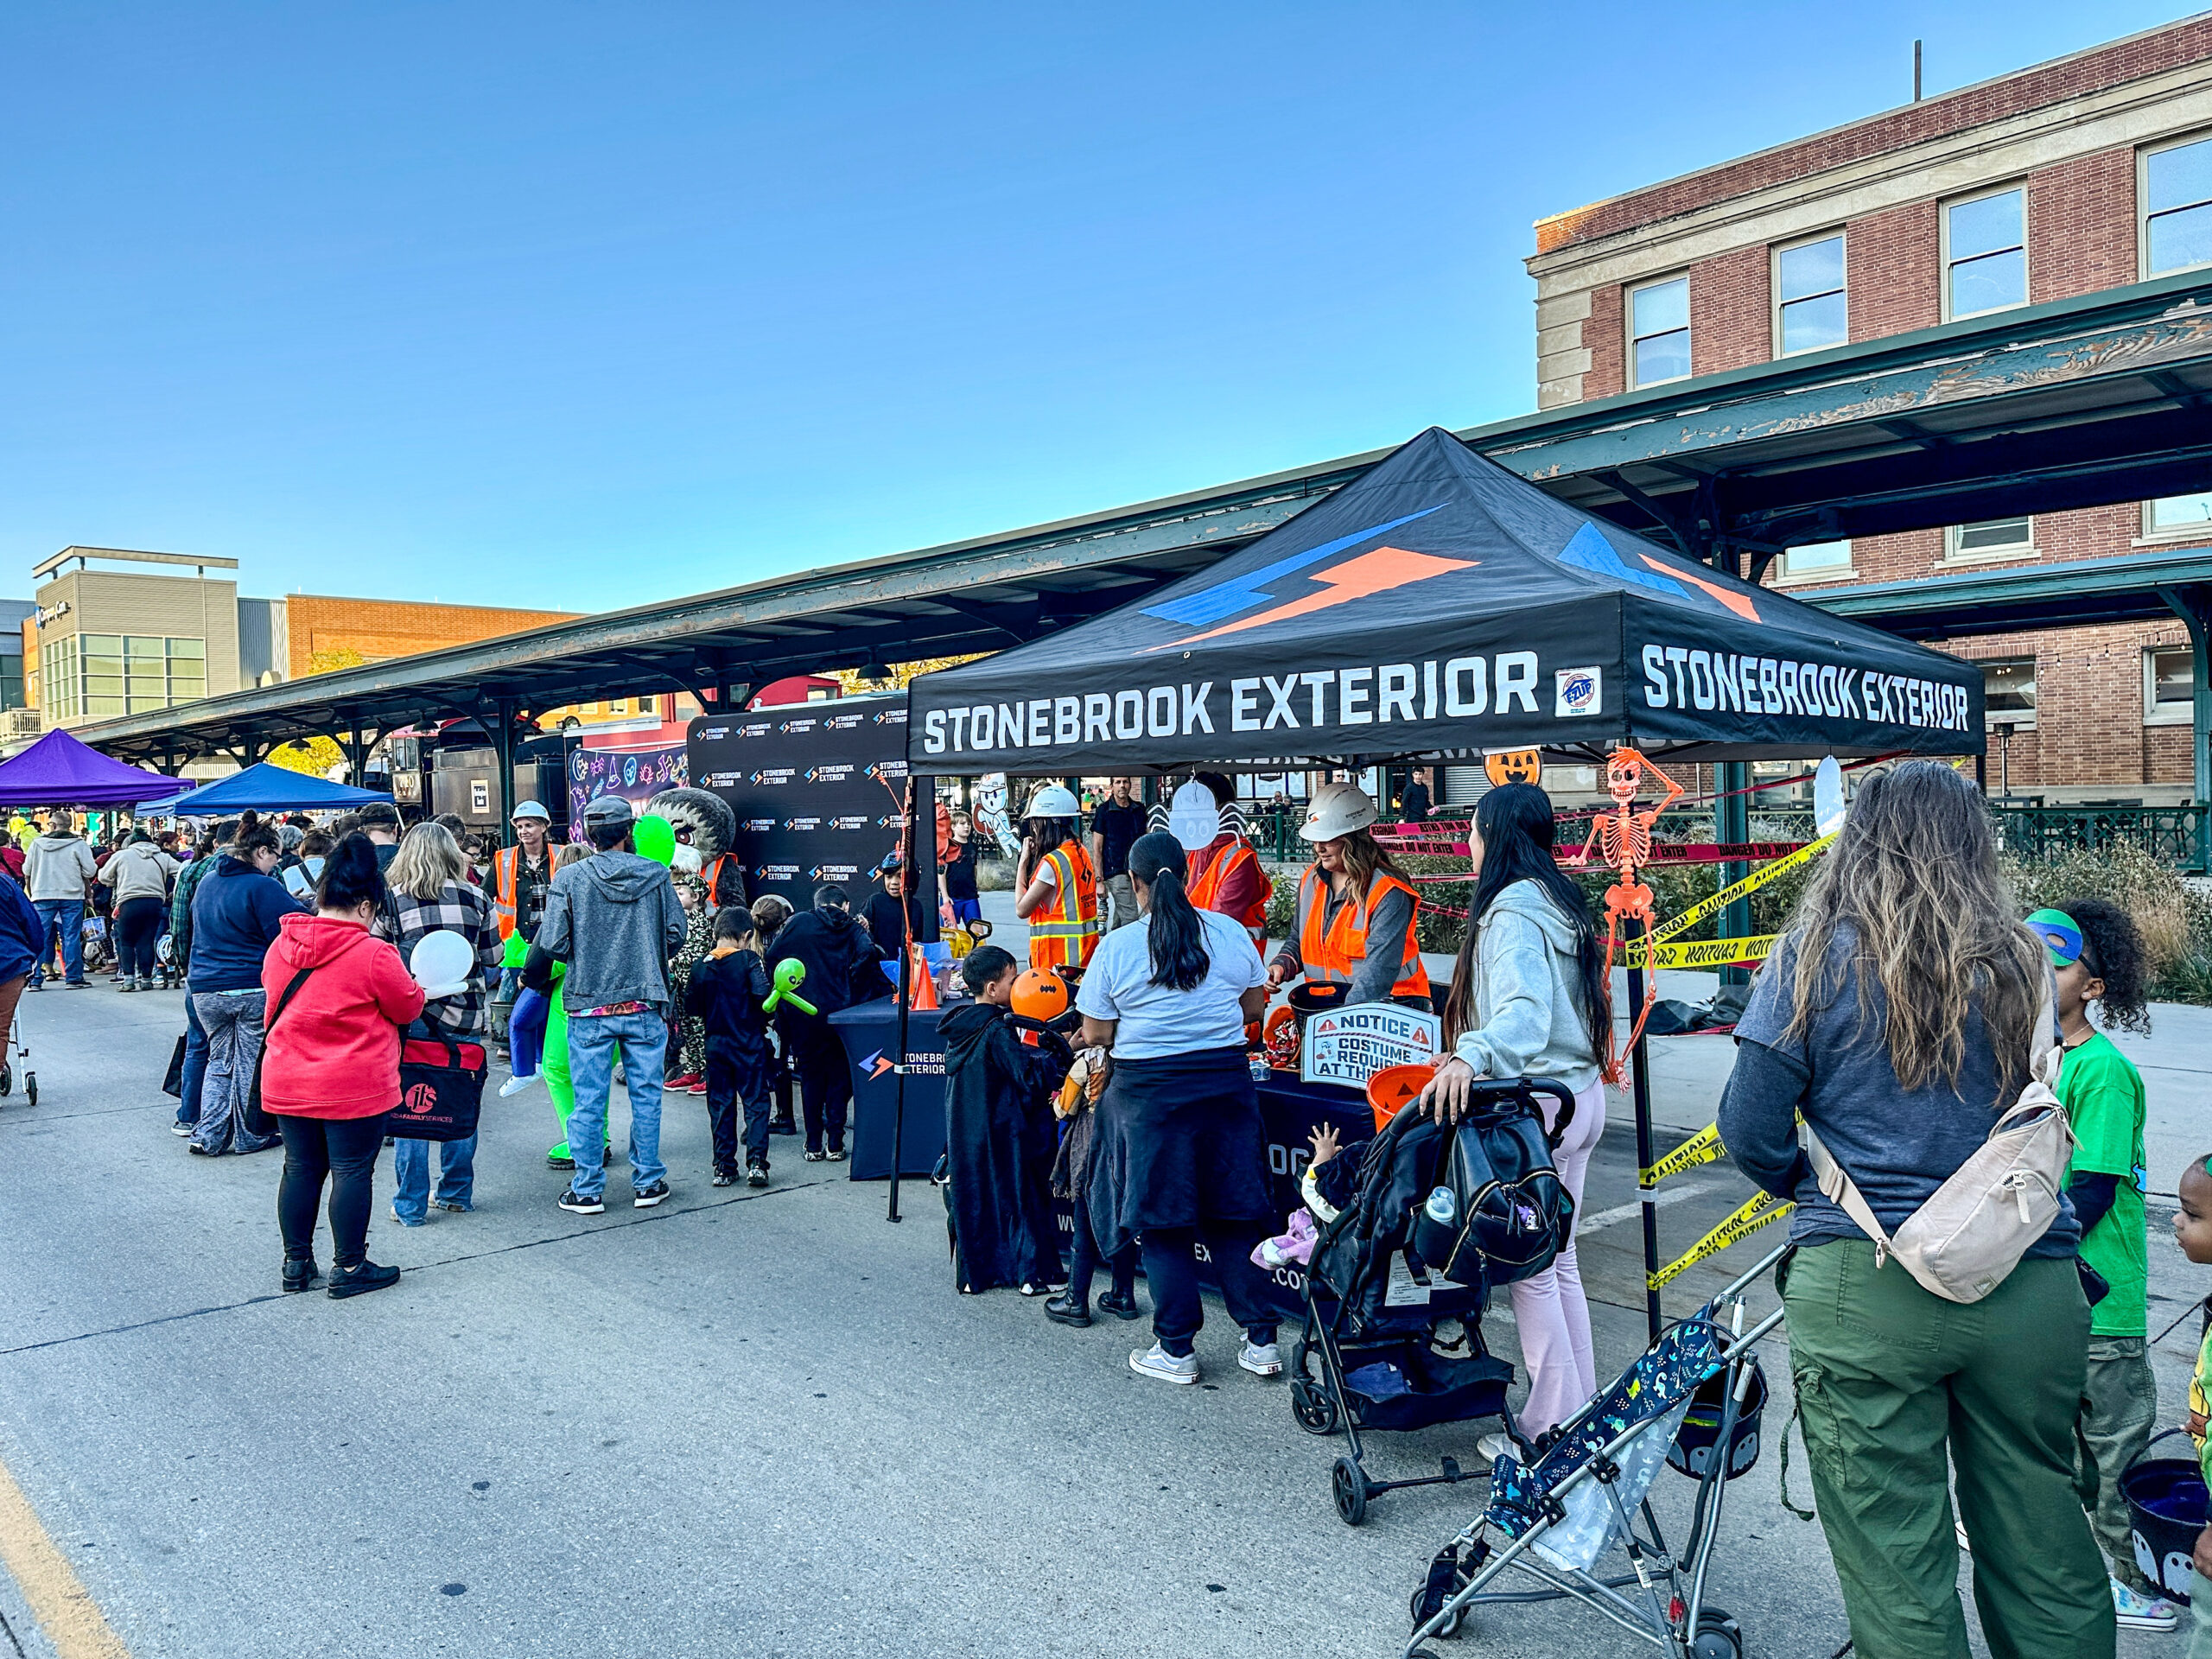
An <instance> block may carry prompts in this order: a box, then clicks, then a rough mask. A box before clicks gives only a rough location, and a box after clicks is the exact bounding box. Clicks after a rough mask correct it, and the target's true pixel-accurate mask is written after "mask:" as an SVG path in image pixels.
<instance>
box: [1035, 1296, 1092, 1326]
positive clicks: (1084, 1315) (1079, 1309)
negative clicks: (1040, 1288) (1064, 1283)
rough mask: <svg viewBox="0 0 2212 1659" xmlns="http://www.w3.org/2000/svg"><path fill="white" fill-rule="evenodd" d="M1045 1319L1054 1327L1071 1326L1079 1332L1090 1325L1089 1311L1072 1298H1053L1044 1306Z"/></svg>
mask: <svg viewBox="0 0 2212 1659" xmlns="http://www.w3.org/2000/svg"><path fill="white" fill-rule="evenodd" d="M1045 1317H1046V1319H1050V1320H1052V1323H1053V1324H1055V1325H1073V1326H1075V1327H1076V1329H1077V1330H1078V1331H1080V1330H1084V1329H1085V1328H1087V1327H1088V1326H1089V1325H1090V1308H1089V1307H1088V1306H1085V1305H1084V1303H1082V1302H1078V1301H1077V1300H1075V1298H1074V1297H1072V1296H1066V1295H1061V1296H1054V1297H1052V1298H1051V1299H1050V1300H1047V1301H1046V1304H1045Z"/></svg>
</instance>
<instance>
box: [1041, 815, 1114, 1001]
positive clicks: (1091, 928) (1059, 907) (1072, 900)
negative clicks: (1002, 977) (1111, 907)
mask: <svg viewBox="0 0 2212 1659" xmlns="http://www.w3.org/2000/svg"><path fill="white" fill-rule="evenodd" d="M1045 861H1046V863H1047V864H1049V865H1051V866H1052V874H1053V875H1054V876H1055V877H1056V878H1058V879H1057V880H1055V881H1054V882H1053V884H1052V897H1051V898H1050V899H1046V901H1045V903H1044V906H1043V907H1042V908H1041V909H1039V911H1038V912H1037V913H1036V914H1035V915H1033V916H1032V917H1031V918H1029V965H1030V966H1031V967H1032V968H1046V969H1051V968H1088V967H1089V966H1090V957H1091V953H1092V952H1093V951H1094V950H1097V949H1098V937H1099V935H1100V933H1101V932H1102V931H1103V929H1102V928H1101V927H1100V925H1099V922H1098V877H1097V874H1096V872H1094V871H1093V869H1092V868H1091V864H1090V854H1088V853H1086V852H1084V850H1083V848H1082V847H1081V845H1079V844H1078V843H1077V842H1072V841H1064V842H1061V843H1060V844H1059V846H1058V848H1057V849H1054V850H1053V851H1052V852H1050V853H1048V854H1046V856H1045Z"/></svg>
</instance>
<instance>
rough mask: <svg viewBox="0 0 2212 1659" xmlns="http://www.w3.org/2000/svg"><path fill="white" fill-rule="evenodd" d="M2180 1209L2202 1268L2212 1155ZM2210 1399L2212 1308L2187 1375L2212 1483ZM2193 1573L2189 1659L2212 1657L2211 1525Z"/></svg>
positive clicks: (2210, 1212)
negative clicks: (2193, 1371)
mask: <svg viewBox="0 0 2212 1659" xmlns="http://www.w3.org/2000/svg"><path fill="white" fill-rule="evenodd" d="M2177 1191H2178V1194H2179V1197H2180V1198H2181V1209H2180V1211H2178V1212H2177V1214H2176V1215H2175V1217H2174V1243H2177V1244H2178V1245H2180V1246H2181V1253H2182V1254H2183V1255H2185V1256H2187V1257H2188V1258H2189V1259H2190V1261H2191V1262H2196V1264H2197V1265H2198V1266H2199V1267H2204V1266H2207V1265H2212V1157H2209V1158H2198V1159H2195V1160H2191V1162H2190V1166H2189V1167H2188V1168H2187V1169H2185V1170H2183V1172H2182V1176H2181V1185H2180V1186H2179V1188H2178V1189H2177ZM2208 1401H2212V1309H2208V1310H2207V1315H2206V1319H2205V1326H2204V1339H2203V1341H2202V1343H2200V1344H2198V1346H2197V1350H2196V1374H2195V1375H2194V1376H2191V1377H2190V1379H2189V1437H2190V1439H2191V1440H2194V1441H2196V1461H2197V1465H2198V1466H2199V1467H2200V1468H2202V1470H2203V1471H2204V1477H2205V1479H2206V1480H2207V1481H2208V1482H2212V1458H2208V1457H2207V1456H2206V1455H2205V1433H2204V1429H2205V1415H2206V1409H2207V1404H2208ZM2189 1611H2190V1624H2191V1625H2192V1627H2193V1629H2192V1631H2191V1634H2190V1639H2189V1659H2212V1526H2208V1527H2206V1528H2205V1529H2204V1530H2203V1531H2202V1532H2200V1533H2198V1534H2197V1535H2196V1549H2195V1550H2194V1551H2193V1552H2192V1557H2191V1560H2190V1577H2189Z"/></svg>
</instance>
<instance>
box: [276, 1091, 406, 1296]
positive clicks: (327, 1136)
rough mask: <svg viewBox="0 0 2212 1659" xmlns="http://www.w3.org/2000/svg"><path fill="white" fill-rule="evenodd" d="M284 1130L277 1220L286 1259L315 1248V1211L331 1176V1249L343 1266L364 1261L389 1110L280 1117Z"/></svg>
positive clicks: (303, 1255) (300, 1256) (297, 1257)
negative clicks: (369, 1114)
mask: <svg viewBox="0 0 2212 1659" xmlns="http://www.w3.org/2000/svg"><path fill="white" fill-rule="evenodd" d="M277 1125H278V1127H279V1128H281V1129H282V1130H283V1135H284V1179H283V1180H282V1181H281V1182H279V1183H278V1184H277V1225H278V1226H279V1227H281V1228H282V1229H283V1232H284V1259H285V1260H286V1261H287V1262H304V1261H306V1260H307V1259H308V1257H309V1256H311V1255H314V1254H315V1205H317V1204H318V1203H320V1202H321V1198H322V1182H323V1178H324V1177H325V1176H327V1177H329V1179H330V1238H331V1254H332V1255H333V1257H334V1260H335V1261H336V1263H337V1265H338V1266H340V1267H341V1268H351V1267H356V1266H359V1263H360V1262H361V1260H362V1258H363V1257H364V1256H365V1255H367V1254H368V1249H369V1200H370V1197H371V1189H372V1186H373V1185H374V1184H375V1180H376V1170H377V1154H378V1153H379V1152H381V1151H382V1150H383V1149H384V1116H383V1114H382V1113H378V1115H377V1116H374V1117H287V1116H279V1117H278V1118H277Z"/></svg>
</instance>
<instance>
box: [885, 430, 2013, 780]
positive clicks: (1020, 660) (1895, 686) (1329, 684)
mask: <svg viewBox="0 0 2212 1659" xmlns="http://www.w3.org/2000/svg"><path fill="white" fill-rule="evenodd" d="M909 695H910V697H911V699H912V702H911V708H912V715H911V720H910V724H909V726H908V728H907V729H908V737H907V753H908V756H909V760H910V761H911V764H912V769H913V770H914V771H915V772H930V773H973V772H1014V773H1030V774H1047V775H1061V774H1067V773H1074V772H1100V771H1114V772H1128V771H1133V770H1137V771H1141V770H1147V769H1148V770H1153V771H1160V770H1165V769H1166V768H1168V767H1171V766H1189V765H1207V764H1211V765H1216V766H1228V767H1232V768H1234V769H1237V770H1262V769H1273V767H1274V766H1276V765H1280V764H1281V763H1285V762H1297V761H1301V760H1302V761H1306V762H1311V763H1318V762H1323V761H1340V762H1347V763H1374V762H1377V761H1381V760H1389V759H1396V758H1402V757H1416V756H1427V757H1433V756H1442V755H1449V754H1462V753H1474V752H1479V751H1482V750H1500V749H1524V748H1537V747H1541V748H1545V749H1548V750H1553V751H1555V752H1572V753H1580V754H1584V755H1590V756H1600V755H1602V754H1603V753H1605V751H1607V750H1608V749H1610V748H1611V747H1615V746H1616V745H1620V744H1629V745H1632V746H1634V747H1637V748H1639V749H1641V750H1643V753H1646V754H1648V755H1650V756H1652V757H1653V758H1655V759H1661V758H1669V757H1671V758H1674V759H1677V760H1686V761H1706V760H1783V759H1788V758H1792V757H1799V756H1806V755H1821V754H1835V755H1839V756H1843V757H1851V756H1865V755H1874V754H1888V753H1899V752H1903V753H1919V754H1971V753H1980V750H1981V748H1982V743H1983V737H1982V682H1981V674H1980V670H1979V669H1977V668H1976V667H1974V665H1973V664H1968V663H1963V662H1961V661H1959V660H1958V659H1957V658H1951V657H1946V656H1944V655H1942V654H1941V653H1940V652H1933V651H1929V650H1928V649H1926V648H1924V647H1923V646H1919V645H1910V644H1907V643H1906V642H1904V640H1901V639H1896V638H1895V637H1893V636H1891V635H1890V634H1886V633H1884V632H1881V631H1880V630H1878V629H1876V628H1872V627H1868V626H1865V625H1864V624H1860V623H1853V622H1849V621H1845V620H1840V619H1839V618H1836V617H1833V616H1830V615H1828V614H1827V613H1824V612H1821V611H1817V610H1815V609H1814V608H1813V607H1810V606H1807V605H1801V604H1799V603H1797V602H1796V601H1794V600H1791V599H1789V598H1787V597H1786V596H1784V595H1783V594H1777V593H1775V592H1773V591H1772V590H1770V589H1768V588H1758V587H1754V586H1752V585H1751V584H1749V583H1746V582H1740V581H1738V580H1737V579H1736V578H1735V577H1733V576H1731V575H1725V574H1723V573H1721V572H1720V571H1718V570H1715V569H1710V568H1708V567H1707V566H1704V565H1700V564H1697V563H1693V562H1692V561H1690V560H1688V559H1686V558H1684V557H1683V556H1681V555H1680V554H1679V553H1675V552H1671V551H1669V550H1667V549H1665V548H1662V547H1660V546H1659V545H1657V544H1656V543H1652V542H1648V541H1645V540H1644V539H1643V538H1642V537H1639V536H1637V535H1636V534H1634V533H1633V532H1632V531H1626V530H1624V529H1622V528H1620V527H1619V526H1618V525H1617V524H1609V523H1607V522H1605V520H1603V519H1598V518H1589V517H1587V516H1586V515H1585V514H1583V513H1581V512H1578V511H1576V510H1575V509H1574V508H1573V507H1572V506H1569V505H1567V504H1566V503H1564V502H1561V501H1559V500H1557V499H1554V498H1553V497H1551V496H1549V495H1547V494H1545V493H1544V492H1542V491H1541V490H1540V489H1538V488H1537V487H1536V486H1535V485H1533V484H1530V483H1529V482H1528V481H1526V480H1523V479H1521V478H1518V477H1516V476H1515V475H1514V474H1511V473H1509V472H1507V471H1506V470H1505V469H1504V468H1503V467H1499V466H1497V464H1496V463H1495V462H1492V461H1487V460H1485V459H1484V458H1483V457H1482V456H1480V455H1478V454H1476V453H1475V452H1474V451H1473V450H1471V449H1470V448H1467V446H1466V445H1465V444H1464V443H1462V442H1459V440H1458V439H1457V438H1455V437H1453V436H1452V435H1451V434H1450V433H1448V432H1446V431H1445V430H1443V429H1441V428H1438V427H1432V428H1430V429H1428V430H1427V431H1426V432H1424V433H1422V434H1421V435H1420V436H1418V437H1416V438H1414V440H1413V441H1412V442H1409V443H1408V444H1406V445H1405V446H1404V447H1402V448H1399V449H1397V450H1395V451H1394V452H1393V453H1392V454H1389V456H1387V457H1385V458H1384V459H1383V461H1378V462H1377V463H1376V465H1375V466H1374V467H1371V468H1370V470H1369V471H1368V472H1366V473H1365V474H1362V475H1361V476H1360V477H1358V478H1357V479H1355V480H1352V481H1351V482H1350V483H1348V484H1346V485H1345V486H1344V487H1343V488H1341V489H1339V490H1338V491H1337V492H1336V493H1334V494H1333V495H1331V496H1328V497H1325V499H1322V500H1320V501H1319V502H1318V503H1316V504H1315V505H1313V506H1312V507H1309V508H1307V509H1306V511H1305V512H1301V513H1300V514H1299V515H1298V517H1296V518H1293V519H1291V520H1290V521H1289V522H1288V523H1287V524H1283V525H1282V526H1281V527H1280V528H1279V529H1277V530H1275V531H1272V532H1270V533H1269V534H1268V535H1266V536H1263V537H1261V538H1260V539H1259V540H1258V541H1256V542H1254V543H1250V544H1249V545H1248V546H1246V547H1244V548H1242V549H1239V550H1237V551H1236V552H1234V553H1231V554H1230V555H1229V556H1227V557H1225V558H1224V559H1223V560H1222V561H1221V562H1220V563H1218V564H1217V565H1215V566H1213V567H1212V568H1211V569H1207V570H1204V571H1200V572H1198V573H1196V574H1194V575H1190V576H1187V577H1185V579H1184V580H1182V581H1181V582H1177V583H1175V584H1173V586H1171V587H1169V588H1165V589H1163V590H1161V591H1160V592H1159V593H1157V594H1154V595H1153V596H1151V597H1150V598H1147V599H1145V600H1142V601H1138V602H1136V603H1135V604H1132V605H1129V606H1126V607H1123V608H1122V609H1120V610H1117V611H1112V612H1109V613H1107V614H1106V615H1104V616H1101V617H1097V618H1096V619H1094V620H1091V621H1089V622H1085V623H1082V624H1080V625H1078V626H1075V627H1071V628H1069V629H1067V630H1066V631H1065V632H1060V633H1055V634H1051V635H1048V636H1046V638H1044V639H1036V640H1033V641H1031V642H1030V643H1028V644H1027V645H1019V646H1016V647H1014V649H1012V650H1010V651H1007V652H1001V653H1000V654H999V655H997V656H995V657H990V658H984V659H983V660H982V661H980V662H974V663H969V664H963V666H961V667H958V668H955V669H949V670H946V671H944V672H941V673H937V674H928V675H924V676H922V677H919V678H918V679H917V680H915V681H914V683H913V684H912V688H911V689H910V693H909Z"/></svg>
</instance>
